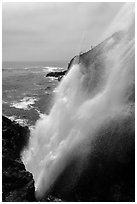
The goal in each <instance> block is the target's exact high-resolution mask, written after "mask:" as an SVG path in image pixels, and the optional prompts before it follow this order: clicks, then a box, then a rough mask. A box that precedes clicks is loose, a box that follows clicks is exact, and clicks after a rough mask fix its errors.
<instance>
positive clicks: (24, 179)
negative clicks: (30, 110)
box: [2, 116, 35, 202]
mask: <svg viewBox="0 0 137 204" xmlns="http://www.w3.org/2000/svg"><path fill="white" fill-rule="evenodd" d="M28 136H29V130H28V128H27V127H21V126H20V125H18V124H16V123H15V122H12V121H10V120H9V119H8V118H6V117H4V116H2V200H3V201H4V202H23V201H24V202H27V201H29V202H31V201H35V197H34V192H35V188H34V180H33V176H32V174H31V173H30V172H27V171H26V169H25V166H24V164H23V162H22V161H21V159H20V153H21V151H22V150H23V148H24V146H25V145H26V144H27V141H28Z"/></svg>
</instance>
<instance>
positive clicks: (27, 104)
mask: <svg viewBox="0 0 137 204" xmlns="http://www.w3.org/2000/svg"><path fill="white" fill-rule="evenodd" d="M37 100H38V99H36V98H34V97H24V98H23V99H22V100H20V101H19V102H16V101H15V102H12V103H11V105H10V106H11V107H15V108H19V109H24V110H29V109H31V108H32V106H31V105H33V104H35V102H36V101H37Z"/></svg>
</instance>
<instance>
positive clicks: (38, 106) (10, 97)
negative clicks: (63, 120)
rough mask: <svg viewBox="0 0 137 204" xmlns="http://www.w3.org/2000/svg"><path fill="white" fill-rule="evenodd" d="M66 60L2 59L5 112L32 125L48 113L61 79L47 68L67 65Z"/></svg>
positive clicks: (3, 112)
mask: <svg viewBox="0 0 137 204" xmlns="http://www.w3.org/2000/svg"><path fill="white" fill-rule="evenodd" d="M66 67H67V63H65V62H3V63H2V114H3V115H5V116H7V117H8V118H10V119H11V120H15V121H17V122H19V123H20V124H22V125H28V126H33V125H34V124H35V122H36V121H37V120H38V119H39V118H40V117H42V116H43V114H45V113H46V114H48V113H49V110H50V109H51V107H52V104H53V100H54V93H55V91H56V87H57V85H58V83H59V82H58V79H57V78H54V77H46V75H47V73H48V72H51V71H61V70H64V69H66Z"/></svg>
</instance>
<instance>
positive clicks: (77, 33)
mask: <svg viewBox="0 0 137 204" xmlns="http://www.w3.org/2000/svg"><path fill="white" fill-rule="evenodd" d="M122 6H123V3H82V2H81V3H71V2H70V3H3V13H2V21H3V22H2V44H3V45H2V46H3V49H2V54H3V56H2V57H3V61H60V60H62V61H64V60H65V61H67V60H70V59H71V58H72V57H73V56H74V55H76V54H78V53H79V52H80V51H85V50H88V49H89V48H90V47H91V45H93V46H94V45H96V44H97V43H99V42H100V41H101V40H102V36H103V34H104V32H105V31H106V30H107V28H108V27H109V26H110V24H111V22H112V19H113V18H114V17H115V16H116V15H117V13H118V11H119V10H120V8H121V7H122Z"/></svg>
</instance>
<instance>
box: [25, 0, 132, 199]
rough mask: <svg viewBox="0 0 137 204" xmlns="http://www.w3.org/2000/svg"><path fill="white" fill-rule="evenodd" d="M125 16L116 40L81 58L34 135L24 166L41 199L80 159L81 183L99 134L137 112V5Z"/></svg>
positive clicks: (117, 21) (118, 25)
mask: <svg viewBox="0 0 137 204" xmlns="http://www.w3.org/2000/svg"><path fill="white" fill-rule="evenodd" d="M129 9H130V10H129ZM125 10H126V11H127V10H128V12H125ZM123 11H124V14H123V15H122V19H121V21H120V19H119V18H118V17H117V18H116V19H115V20H114V22H115V25H113V26H112V29H111V28H110V31H111V32H112V31H115V32H114V33H113V35H111V36H110V37H109V38H107V39H106V40H105V41H103V42H102V43H101V44H99V45H98V46H96V47H95V48H93V49H92V50H91V51H89V52H88V53H85V54H82V55H80V57H79V63H78V64H74V65H73V66H72V67H71V69H70V70H69V72H68V74H67V75H66V76H64V78H63V79H62V81H61V82H60V84H59V86H58V88H57V93H56V97H55V102H54V106H53V107H52V109H51V111H50V114H49V115H45V117H44V118H42V119H40V120H39V121H37V123H36V126H35V128H34V130H32V132H31V137H30V142H29V147H28V149H27V150H26V151H24V153H23V160H24V163H25V165H26V168H27V169H28V170H29V171H30V172H32V173H33V176H34V180H35V186H36V197H37V198H38V199H40V198H42V197H43V196H45V195H46V194H47V193H48V192H49V191H50V189H51V188H52V186H53V185H54V183H55V181H56V180H57V179H58V177H59V176H60V174H61V173H62V172H63V170H64V169H65V168H66V166H67V165H68V164H69V163H70V162H71V161H72V160H73V159H74V158H75V159H76V160H77V161H78V162H77V165H78V168H77V170H76V171H77V177H79V176H80V174H81V172H82V170H83V168H84V165H85V162H84V161H86V158H88V155H89V154H90V153H91V152H92V148H93V147H92V141H94V139H95V137H96V134H97V132H99V131H100V130H101V128H102V127H104V126H105V125H107V124H108V123H109V122H110V121H113V120H116V121H121V120H123V119H124V118H126V117H129V116H130V115H131V114H132V112H133V111H132V108H133V104H134V102H133V101H132V100H130V99H129V98H130V94H131V92H132V88H133V87H134V4H132V5H130V4H126V5H125V7H124V8H123V10H122V13H123ZM127 15H128V16H127ZM119 16H120V18H121V14H119ZM123 22H124V26H123ZM110 31H109V32H110ZM111 32H110V33H111ZM112 145H113V144H112ZM75 182H76V181H75Z"/></svg>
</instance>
